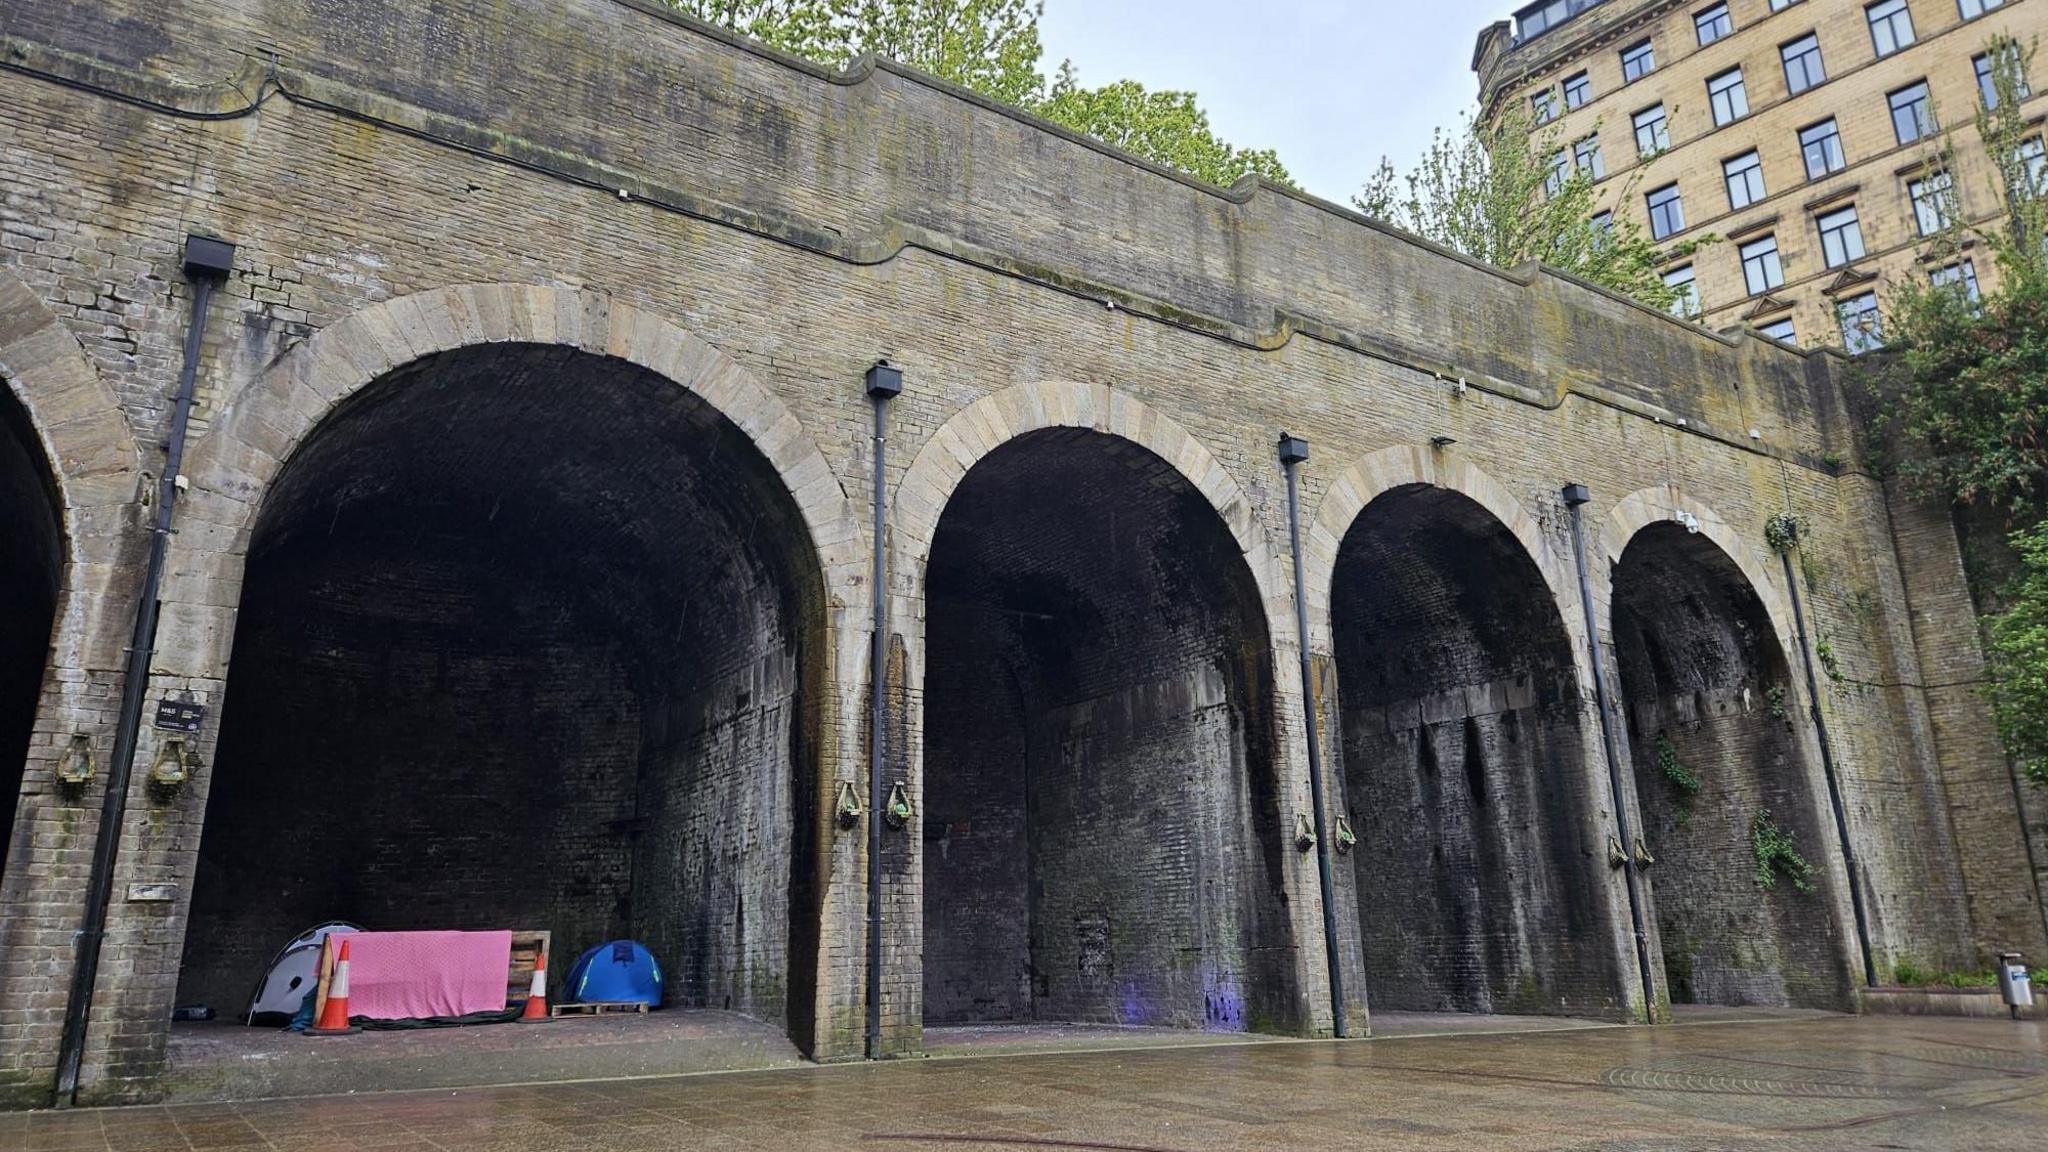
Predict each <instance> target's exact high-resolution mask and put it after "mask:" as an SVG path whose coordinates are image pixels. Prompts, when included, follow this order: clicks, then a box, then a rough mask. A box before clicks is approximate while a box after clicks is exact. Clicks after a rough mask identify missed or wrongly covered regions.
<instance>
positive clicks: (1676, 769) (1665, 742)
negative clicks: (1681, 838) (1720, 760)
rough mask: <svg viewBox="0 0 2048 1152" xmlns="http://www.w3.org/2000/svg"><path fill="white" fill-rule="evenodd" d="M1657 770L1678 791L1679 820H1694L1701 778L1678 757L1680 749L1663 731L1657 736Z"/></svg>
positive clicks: (1685, 821) (1673, 789)
mask: <svg viewBox="0 0 2048 1152" xmlns="http://www.w3.org/2000/svg"><path fill="white" fill-rule="evenodd" d="M1657 771H1658V772H1659V773H1661V774H1662V775H1663V777H1664V782H1665V783H1666V784H1669V785H1670V786H1671V790H1672V791H1674V792H1676V793H1678V822H1679V823H1680V824H1686V823H1689V822H1690V821H1691V820H1692V798H1693V797H1694V796H1695V795H1697V794H1698V793H1699V790H1700V778H1699V777H1698V776H1695V775H1693V771H1692V769H1690V768H1687V767H1686V766H1685V762H1684V761H1682V760H1680V759H1679V758H1678V749H1677V748H1676V747H1675V746H1673V745H1672V743H1671V738H1670V737H1668V736H1665V735H1663V734H1661V733H1660V734H1658V736H1657Z"/></svg>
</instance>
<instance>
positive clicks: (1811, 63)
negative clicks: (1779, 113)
mask: <svg viewBox="0 0 2048 1152" xmlns="http://www.w3.org/2000/svg"><path fill="white" fill-rule="evenodd" d="M1778 55H1779V56H1781V57H1783V58H1784V60H1785V90H1786V91H1787V92H1790V93H1792V94H1793V95H1795V96H1796V95H1798V94H1799V93H1801V92H1804V91H1806V90H1807V89H1808V88H1811V87H1813V86H1814V85H1815V84H1818V83H1820V82H1821V81H1823V80H1825V79H1827V78H1828V74H1827V72H1826V70H1825V69H1823V68H1822V67H1821V64H1820V37H1818V36H1816V35H1814V34H1813V33H1811V32H1808V33H1807V34H1806V35H1804V36H1801V37H1800V38H1799V39H1797V40H1794V41H1792V42H1791V43H1790V44H1783V45H1780V46H1779V47H1778Z"/></svg>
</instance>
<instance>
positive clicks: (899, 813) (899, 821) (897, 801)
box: [886, 780, 912, 828]
mask: <svg viewBox="0 0 2048 1152" xmlns="http://www.w3.org/2000/svg"><path fill="white" fill-rule="evenodd" d="M886 815H887V816H888V819H889V827H891V828H901V827H903V826H904V825H906V824H908V823H910V817H911V815H912V813H911V811H910V789H909V788H907V787H905V786H904V783H903V781H901V780H898V781H897V782H896V783H895V784H893V785H891V786H890V788H889V807H888V809H887V812H886Z"/></svg>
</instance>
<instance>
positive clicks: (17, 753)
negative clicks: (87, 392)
mask: <svg viewBox="0 0 2048 1152" xmlns="http://www.w3.org/2000/svg"><path fill="white" fill-rule="evenodd" d="M58 508H59V504H58V500H57V486H56V483H55V481H54V480H52V479H51V475H50V468H49V464H48V462H47V461H46V460H45V459H44V457H43V450H42V447H41V445H40V444H39V443H38V442H37V440H36V435H35V431H34V429H33V428H32V427H31V426H30V425H29V418H28V412H27V411H26V410H24V409H23V408H22V406H21V403H20V402H19V401H17V400H16V399H15V398H14V395H13V393H12V392H10V391H8V389H7V388H6V386H5V385H4V384H0V525H5V528H4V529H0V869H4V867H5V862H6V861H7V860H9V859H10V856H9V854H8V853H9V849H10V847H11V845H12V836H13V832H14V815H15V809H16V807H17V805H16V801H17V799H18V798H19V797H20V796H21V793H22V788H23V784H24V781H23V770H24V768H25V767H26V765H27V761H28V746H29V737H30V735H31V733H32V732H33V730H34V728H35V722H36V702H37V700H38V699H39V698H40V696H41V695H42V686H43V665H44V664H45V663H46V662H47V661H48V659H49V655H50V625H51V623H52V621H53V620H54V618H55V614H56V610H57V588H58V582H59V580H60V579H61V578H62V574H63V569H64V564H63V556H64V553H63V521H62V520H61V518H60V517H59V515H58Z"/></svg>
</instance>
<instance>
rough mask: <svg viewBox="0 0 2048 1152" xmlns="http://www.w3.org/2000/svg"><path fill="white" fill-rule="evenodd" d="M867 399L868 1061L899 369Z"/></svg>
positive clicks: (878, 1002) (878, 1019)
mask: <svg viewBox="0 0 2048 1152" xmlns="http://www.w3.org/2000/svg"><path fill="white" fill-rule="evenodd" d="M867 388H868V398H869V399H871V400H873V401H874V405H875V438H874V458H875V476H874V493H873V499H874V511H875V522H874V567H873V570H872V571H870V572H869V574H868V619H869V620H870V621H871V622H872V627H871V633H872V638H871V640H870V642H869V645H868V965H867V968H868V971H867V1008H868V1013H867V1043H866V1046H865V1052H866V1055H867V1058H868V1059H870V1060H879V1059H881V1058H882V806H883V804H884V803H886V800H885V799H884V797H883V794H882V747H883V745H882V735H883V732H882V721H883V716H884V712H883V706H882V705H883V699H882V698H883V695H884V693H885V692H886V690H887V688H888V682H889V676H888V660H889V654H888V652H887V650H886V646H885V644H884V639H885V637H886V636H887V631H886V629H884V628H883V626H882V624H883V619H882V613H883V604H884V594H883V588H884V586H885V585H886V584H887V583H888V579H889V548H888V529H889V513H888V507H889V505H888V501H887V500H885V499H884V498H883V496H884V485H885V483H886V478H885V475H884V469H885V468H886V467H887V465H888V460H889V457H888V451H889V430H888V418H889V400H890V398H891V397H893V396H895V395H897V394H898V393H900V392H902V391H903V370H902V369H900V368H897V367H894V366H893V365H891V364H890V363H889V362H888V361H887V360H877V361H875V364H874V367H872V368H869V369H868V374H867Z"/></svg>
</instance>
